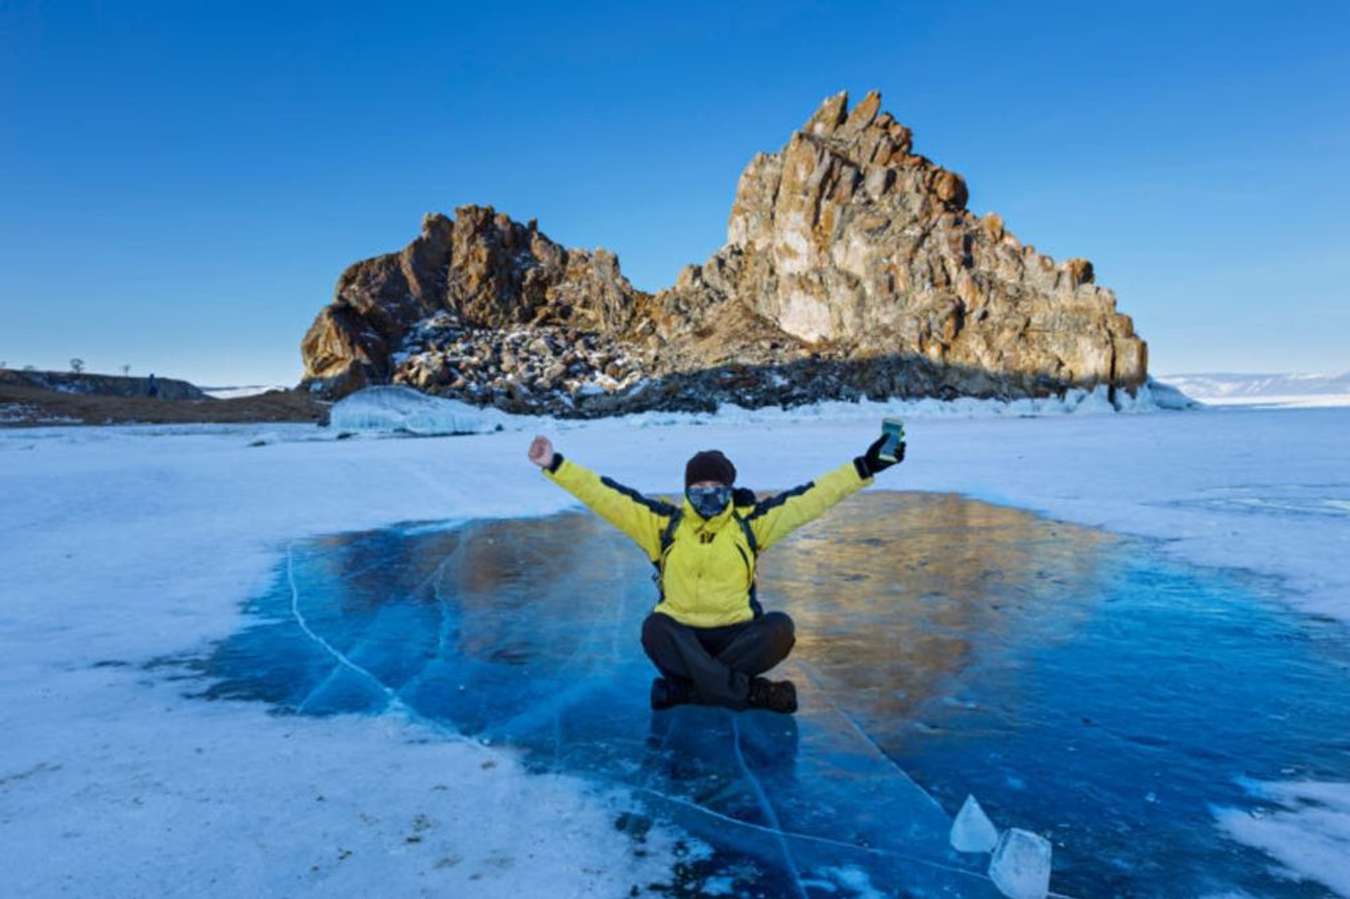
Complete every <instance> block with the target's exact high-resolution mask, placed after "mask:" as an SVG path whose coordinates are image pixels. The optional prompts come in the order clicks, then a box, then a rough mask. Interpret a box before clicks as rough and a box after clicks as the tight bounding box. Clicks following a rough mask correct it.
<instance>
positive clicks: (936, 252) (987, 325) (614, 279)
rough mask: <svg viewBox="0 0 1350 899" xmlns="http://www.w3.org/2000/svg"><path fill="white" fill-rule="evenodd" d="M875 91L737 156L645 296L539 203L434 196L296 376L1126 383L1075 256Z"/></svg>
mask: <svg viewBox="0 0 1350 899" xmlns="http://www.w3.org/2000/svg"><path fill="white" fill-rule="evenodd" d="M880 104H881V98H880V96H879V95H878V94H876V93H870V94H868V95H867V97H866V98H865V99H864V100H863V101H862V102H860V103H859V104H857V105H856V106H855V107H853V109H852V110H850V109H849V107H848V99H847V97H846V96H845V95H844V94H838V95H836V96H834V97H831V98H829V99H827V100H826V101H825V102H824V104H823V105H822V106H821V107H820V109H818V110H817V111H816V113H815V115H813V116H812V117H811V119H810V120H809V121H808V122H807V123H806V124H805V125H804V126H803V127H802V128H801V129H800V130H799V131H797V132H796V133H794V134H793V135H792V137H791V138H790V139H789V140H788V143H787V145H786V146H785V147H784V148H783V149H782V150H780V151H779V152H777V153H774V154H760V155H757V156H756V157H755V158H754V159H752V160H751V161H750V164H749V165H748V166H747V167H746V169H745V171H744V172H743V173H742V174H741V177H740V181H739V183H738V185H737V190H736V198H735V201H734V203H733V204H732V209H731V217H730V221H729V223H728V227H727V242H726V244H725V245H724V246H723V247H722V248H721V249H720V250H718V251H717V252H716V253H714V254H713V256H712V258H710V259H709V260H708V261H707V262H705V263H703V264H702V265H691V266H687V267H686V268H685V269H684V270H683V271H682V272H681V273H680V275H679V277H678V278H677V280H676V283H675V285H674V286H673V287H671V288H669V289H667V290H664V291H661V292H660V293H658V294H655V295H652V294H647V293H644V292H642V291H639V290H636V289H635V288H633V286H632V285H631V284H629V283H628V281H627V279H625V278H624V277H623V275H622V273H621V272H620V270H619V263H618V259H617V258H616V257H615V256H614V255H613V254H612V253H609V252H607V251H605V250H596V251H594V252H585V251H578V250H569V249H566V248H563V247H561V246H559V245H558V244H556V243H554V242H553V241H551V240H549V238H548V237H546V236H545V235H544V234H543V233H542V232H540V231H539V229H538V227H537V225H536V223H535V222H533V221H531V222H530V223H529V224H526V225H522V224H520V223H518V222H515V221H513V220H511V219H510V218H508V217H507V216H506V215H504V214H501V213H497V212H495V211H494V210H493V209H491V208H488V207H479V206H465V207H461V208H459V209H457V210H456V211H455V216H454V218H453V219H452V218H449V217H447V216H444V215H440V214H431V215H428V216H426V217H425V218H424V220H423V223H422V233H421V234H420V235H419V236H418V237H417V238H416V239H415V240H414V241H413V242H412V243H410V244H409V245H408V246H407V247H405V248H404V249H403V250H402V251H401V252H398V253H390V254H387V255H385V256H379V257H376V258H374V259H369V260H366V261H363V262H358V263H356V264H355V265H353V266H351V267H350V268H348V269H347V270H346V271H345V272H344V273H343V274H342V276H341V278H340V279H339V281H338V285H337V290H336V296H335V298H334V300H333V302H332V303H331V304H330V305H329V306H328V307H327V308H325V309H324V310H323V311H322V312H320V314H319V316H318V318H317V319H316V320H315V322H314V324H313V326H312V327H311V328H310V330H309V332H308V333H307V334H306V335H305V338H304V341H303V342H302V344H301V353H302V356H303V358H304V362H305V381H304V384H305V385H307V386H308V387H309V388H310V389H311V390H314V391H316V392H321V393H324V394H327V395H331V396H340V395H343V394H346V393H349V392H351V391H352V390H355V389H358V388H360V387H362V386H365V385H367V384H372V383H390V382H393V383H406V384H410V385H412V386H415V387H418V388H420V389H423V390H426V391H428V392H432V393H438V394H441V395H445V396H454V397H457V398H461V399H466V400H469V401H472V402H477V403H492V404H493V405H497V406H499V407H502V408H505V409H508V410H510V411H537V412H548V413H552V414H556V415H576V416H595V415H606V414H614V413H621V412H629V411H638V410H642V409H654V408H657V409H711V408H715V407H716V405H717V404H718V403H720V402H735V403H738V404H740V405H743V406H761V405H768V404H773V405H792V404H798V403H804V402H811V401H814V400H818V399H826V398H857V397H861V396H869V397H873V398H882V397H886V396H897V395H898V396H940V397H954V396H959V395H973V396H1000V397H1019V396H1043V395H1048V394H1053V393H1058V392H1062V391H1064V390H1066V389H1068V388H1070V387H1095V386H1098V385H1107V386H1108V387H1109V388H1110V389H1111V390H1112V391H1113V392H1114V391H1115V390H1118V389H1123V390H1127V391H1130V392H1133V391H1134V390H1135V389H1136V388H1137V387H1138V386H1140V385H1141V384H1143V383H1144V381H1145V379H1146V377H1147V350H1146V346H1145V344H1144V342H1143V340H1141V339H1140V338H1139V337H1138V336H1136V335H1135V333H1134V329H1133V325H1132V323H1131V321H1130V318H1129V317H1128V316H1126V315H1123V314H1121V313H1119V312H1117V311H1116V308H1115V296H1114V294H1112V292H1111V291H1109V290H1107V289H1105V288H1103V287H1100V286H1098V285H1096V284H1095V283H1094V273H1093V268H1092V264H1091V263H1090V262H1088V261H1087V260H1085V259H1069V260H1067V261H1065V262H1063V263H1056V262H1055V261H1054V260H1053V259H1051V258H1050V257H1048V256H1045V255H1044V254H1041V253H1038V252H1036V250H1035V249H1034V248H1033V247H1031V246H1030V245H1023V244H1022V243H1020V242H1019V241H1018V240H1017V238H1015V237H1014V236H1013V235H1012V234H1011V233H1010V232H1009V231H1008V230H1007V229H1006V228H1005V227H1004V224H1003V222H1002V220H1001V219H1000V218H999V217H998V216H997V215H996V214H993V213H991V214H988V215H985V216H983V217H979V216H975V215H974V214H972V213H971V212H969V211H968V210H967V208H966V202H967V188H966V183H965V181H964V179H962V178H961V176H960V175H958V174H956V173H955V172H951V171H948V170H946V169H944V168H942V167H941V166H939V165H937V164H935V163H933V162H932V161H930V160H928V159H926V158H924V157H923V156H920V155H917V154H915V153H914V152H913V146H912V143H913V138H912V134H911V132H910V130H909V129H908V128H906V127H905V126H904V125H902V124H900V123H899V122H897V121H895V119H894V118H892V117H891V115H890V114H889V113H885V112H882V111H881V109H880Z"/></svg>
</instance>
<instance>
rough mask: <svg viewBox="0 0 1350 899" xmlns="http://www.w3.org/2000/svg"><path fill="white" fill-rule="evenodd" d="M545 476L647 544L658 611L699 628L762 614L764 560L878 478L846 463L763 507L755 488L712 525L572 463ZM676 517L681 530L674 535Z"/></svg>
mask: <svg viewBox="0 0 1350 899" xmlns="http://www.w3.org/2000/svg"><path fill="white" fill-rule="evenodd" d="M559 458H560V457H559ZM559 458H555V462H559ZM542 471H543V472H544V475H545V476H546V477H547V478H548V479H549V480H551V481H553V482H554V483H555V484H558V485H559V486H561V487H562V488H563V489H565V490H567V491H568V492H569V493H571V494H572V495H573V496H575V497H576V498H577V499H579V500H581V501H582V502H583V503H585V504H586V505H587V506H588V507H589V508H590V509H591V510H592V511H594V512H595V513H596V514H597V515H599V516H600V517H601V518H603V519H605V520H606V521H608V522H609V523H610V524H612V525H614V526H615V527H616V528H618V529H619V530H621V531H623V532H624V533H625V534H627V535H628V536H629V537H631V538H633V540H634V541H635V542H636V543H637V545H638V546H640V547H642V551H643V552H645V553H646V554H647V558H648V559H649V560H650V561H651V562H652V564H653V565H655V566H656V575H655V577H656V579H657V583H658V585H659V586H660V591H661V598H660V602H659V603H658V604H657V606H656V611H658V612H661V613H664V614H666V615H669V616H670V617H671V618H674V619H675V620H676V621H679V622H681V623H683V624H687V625H690V626H691V627H721V626H723V625H727V624H736V623H738V622H741V621H748V620H750V619H751V618H754V617H755V616H757V615H758V614H759V613H760V608H759V603H758V601H757V600H756V599H755V559H756V556H757V555H758V554H759V553H761V552H763V551H764V550H766V549H768V548H769V547H771V546H773V545H774V544H775V543H777V542H778V541H779V540H782V539H783V538H784V537H786V536H787V535H788V534H790V533H791V532H792V531H794V530H796V529H797V528H799V527H801V526H802V525H804V524H806V523H807V522H808V521H811V520H812V519H814V518H817V517H819V516H820V515H821V514H823V513H824V512H825V510H826V509H829V508H830V507H831V506H833V505H834V504H835V503H837V502H839V501H840V500H842V499H843V498H844V497H846V496H849V495H851V494H853V493H856V492H857V491H859V490H861V489H862V488H863V487H866V486H867V485H869V484H871V483H872V481H873V479H872V478H870V477H866V478H865V477H863V475H862V473H861V472H860V471H859V470H858V468H857V466H856V465H855V463H853V462H846V463H845V464H843V465H840V466H839V467H838V468H836V469H834V470H833V471H830V472H829V473H828V474H825V475H823V476H822V477H820V478H817V479H816V480H814V481H809V482H807V483H805V484H802V485H801V486H799V487H794V488H793V489H791V490H787V491H784V492H783V493H779V494H777V495H776V496H771V497H769V498H767V499H763V500H760V501H758V502H756V501H755V498H754V494H753V493H751V492H750V491H749V490H744V489H741V490H737V491H736V492H735V499H734V500H733V501H732V502H731V503H729V504H728V505H727V508H725V509H723V510H722V512H721V514H719V515H717V516H716V517H715V518H710V519H706V520H705V519H704V518H703V517H702V516H700V515H699V514H698V513H697V512H695V511H694V508H693V506H691V505H690V503H689V500H688V499H683V500H682V503H681V505H682V509H681V507H677V506H673V505H671V504H670V503H667V502H662V501H660V500H654V499H648V498H647V497H645V496H643V495H642V494H640V493H638V492H637V491H636V490H632V489H630V488H628V487H625V486H623V485H622V484H619V483H617V482H615V481H612V480H610V479H609V478H605V477H601V476H600V475H598V474H596V473H595V472H593V471H591V470H590V469H589V468H586V467H585V466H582V465H578V464H577V463H576V462H573V461H572V460H570V459H565V458H561V461H560V462H559V464H557V466H556V469H555V468H554V467H553V466H548V467H545V468H543V469H542ZM676 517H678V521H677V523H676V525H675V527H674V530H673V532H671V533H667V531H668V529H669V528H670V525H671V521H672V519H674V518H676ZM733 519H734V521H733ZM728 525H730V526H728Z"/></svg>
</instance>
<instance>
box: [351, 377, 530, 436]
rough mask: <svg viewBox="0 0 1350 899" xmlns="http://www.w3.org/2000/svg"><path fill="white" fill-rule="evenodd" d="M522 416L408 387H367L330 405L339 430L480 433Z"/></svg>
mask: <svg viewBox="0 0 1350 899" xmlns="http://www.w3.org/2000/svg"><path fill="white" fill-rule="evenodd" d="M523 420H524V416H519V415H509V414H507V413H505V412H502V411H500V410H497V409H491V408H485V409H480V408H478V407H477V406H470V405H469V404H468V403H464V402H460V401H459V400H447V399H443V398H441V397H438V396H428V395H426V394H425V393H419V392H418V391H416V390H413V389H412V388H410V387H367V388H366V389H365V390H358V391H357V392H356V393H353V394H352V395H351V396H349V397H347V398H345V399H343V400H341V401H340V402H338V403H337V404H335V405H334V406H333V409H332V412H331V413H330V416H329V422H330V424H331V425H332V426H333V427H334V428H335V429H337V430H340V431H399V432H403V433H408V434H423V435H426V434H483V433H487V432H490V431H499V430H504V429H507V428H511V429H514V428H515V427H518V426H519V425H520V424H522V423H523Z"/></svg>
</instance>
